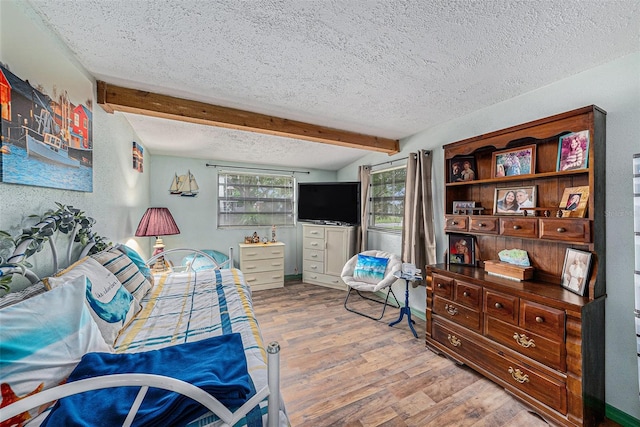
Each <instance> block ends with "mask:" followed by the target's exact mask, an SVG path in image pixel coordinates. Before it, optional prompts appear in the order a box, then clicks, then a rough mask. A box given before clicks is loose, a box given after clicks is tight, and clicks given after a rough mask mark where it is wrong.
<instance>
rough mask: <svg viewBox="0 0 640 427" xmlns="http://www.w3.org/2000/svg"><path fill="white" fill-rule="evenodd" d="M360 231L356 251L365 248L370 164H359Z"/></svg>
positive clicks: (367, 226)
mask: <svg viewBox="0 0 640 427" xmlns="http://www.w3.org/2000/svg"><path fill="white" fill-rule="evenodd" d="M358 175H359V177H360V233H359V234H358V245H357V247H356V248H357V250H358V252H363V251H366V250H367V230H368V229H369V199H370V197H369V188H370V184H371V166H360V168H359V170H358Z"/></svg>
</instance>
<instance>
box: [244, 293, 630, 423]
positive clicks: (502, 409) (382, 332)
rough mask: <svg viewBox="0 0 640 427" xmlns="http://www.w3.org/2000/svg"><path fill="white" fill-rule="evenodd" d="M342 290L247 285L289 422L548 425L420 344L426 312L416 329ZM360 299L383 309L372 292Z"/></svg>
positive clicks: (390, 311)
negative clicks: (273, 346)
mask: <svg viewBox="0 0 640 427" xmlns="http://www.w3.org/2000/svg"><path fill="white" fill-rule="evenodd" d="M345 295H346V293H345V292H344V291H339V290H335V289H329V288H325V287H321V286H315V285H309V284H304V283H287V284H286V286H285V287H284V288H280V289H270V290H263V291H255V292H253V303H254V308H255V310H256V315H257V317H258V322H259V323H260V326H261V329H262V334H263V338H264V340H265V342H266V343H269V342H271V341H278V342H279V343H280V346H281V353H280V358H281V360H280V363H281V376H280V377H281V379H280V381H281V391H282V395H283V397H284V401H285V405H286V408H287V412H288V414H289V418H290V420H291V425H292V426H294V427H302V426H310V427H324V426H353V427H356V426H367V427H373V426H389V427H391V426H394V427H401V426H411V427H428V426H438V427H442V426H474V427H494V426H495V427H497V426H511V427H521V426H527V427H537V426H546V425H547V424H546V422H544V421H543V420H542V419H540V418H539V417H538V416H536V415H534V414H532V413H531V412H529V411H528V409H527V407H525V406H524V405H522V404H521V403H519V402H518V401H517V400H516V399H515V398H513V397H512V396H511V395H509V394H507V393H506V392H505V391H504V390H503V389H502V388H501V387H499V386H497V385H495V384H494V383H492V382H491V381H489V380H486V379H484V378H483V377H482V376H480V375H479V374H477V373H475V372H474V371H472V370H471V369H469V368H467V367H466V366H458V365H456V364H454V363H453V362H451V361H450V360H448V359H446V358H444V357H441V356H438V355H436V354H435V353H433V352H431V351H429V350H427V349H426V347H425V343H424V329H425V323H424V321H422V320H420V319H416V325H415V328H416V331H417V332H418V338H414V336H413V334H412V333H411V331H410V330H409V327H408V325H407V321H406V318H405V319H403V320H402V322H401V323H399V324H398V325H396V326H394V327H389V326H388V323H389V322H391V321H393V320H395V319H397V318H398V310H397V309H393V308H388V309H387V312H386V313H385V316H384V318H383V319H382V320H380V321H374V320H370V319H367V318H365V317H362V316H359V315H357V314H353V313H350V312H348V311H346V310H345V309H344V307H343V300H344V297H345ZM356 301H357V300H356ZM357 307H358V308H359V309H363V310H367V309H368V310H372V311H373V312H375V311H376V310H378V312H379V310H381V306H380V305H377V304H375V303H371V302H360V303H358V305H357ZM617 425H618V424H616V423H613V422H611V421H606V422H605V423H603V424H602V426H606V427H613V426H617Z"/></svg>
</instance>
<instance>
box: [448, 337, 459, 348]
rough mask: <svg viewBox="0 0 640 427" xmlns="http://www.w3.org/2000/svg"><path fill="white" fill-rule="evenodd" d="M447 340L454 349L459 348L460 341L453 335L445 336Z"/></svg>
mask: <svg viewBox="0 0 640 427" xmlns="http://www.w3.org/2000/svg"><path fill="white" fill-rule="evenodd" d="M447 339H448V340H449V342H450V343H451V345H452V346H454V347H460V346H461V345H462V341H460V339H458V337H456V336H455V335H451V334H447Z"/></svg>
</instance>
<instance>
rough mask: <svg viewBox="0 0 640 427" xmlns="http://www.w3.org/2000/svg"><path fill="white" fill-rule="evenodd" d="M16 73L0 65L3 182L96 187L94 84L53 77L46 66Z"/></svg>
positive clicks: (0, 174)
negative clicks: (25, 72)
mask: <svg viewBox="0 0 640 427" xmlns="http://www.w3.org/2000/svg"><path fill="white" fill-rule="evenodd" d="M28 73H29V75H20V76H18V75H16V74H14V73H13V72H11V70H10V67H9V66H8V65H6V64H2V65H0V102H1V105H0V107H1V110H2V121H1V123H2V124H1V128H2V129H1V132H2V146H1V148H0V181H1V182H5V183H10V184H23V185H33V186H38V187H51V188H59V189H65V190H76V191H86V192H91V191H93V132H92V119H93V113H92V108H93V85H92V83H91V82H90V81H89V80H88V79H86V78H85V77H84V76H83V75H82V74H78V75H76V76H68V75H65V77H64V79H63V80H62V78H61V80H57V81H54V80H53V79H51V78H50V77H48V74H47V68H46V67H35V68H33V69H31V70H29V71H28Z"/></svg>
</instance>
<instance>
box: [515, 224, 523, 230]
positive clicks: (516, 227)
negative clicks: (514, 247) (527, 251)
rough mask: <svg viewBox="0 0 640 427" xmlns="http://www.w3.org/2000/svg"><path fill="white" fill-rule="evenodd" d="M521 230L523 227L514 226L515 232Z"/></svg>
mask: <svg viewBox="0 0 640 427" xmlns="http://www.w3.org/2000/svg"><path fill="white" fill-rule="evenodd" d="M521 228H522V227H520V226H519V225H514V226H513V229H514V230H520V229H521Z"/></svg>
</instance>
